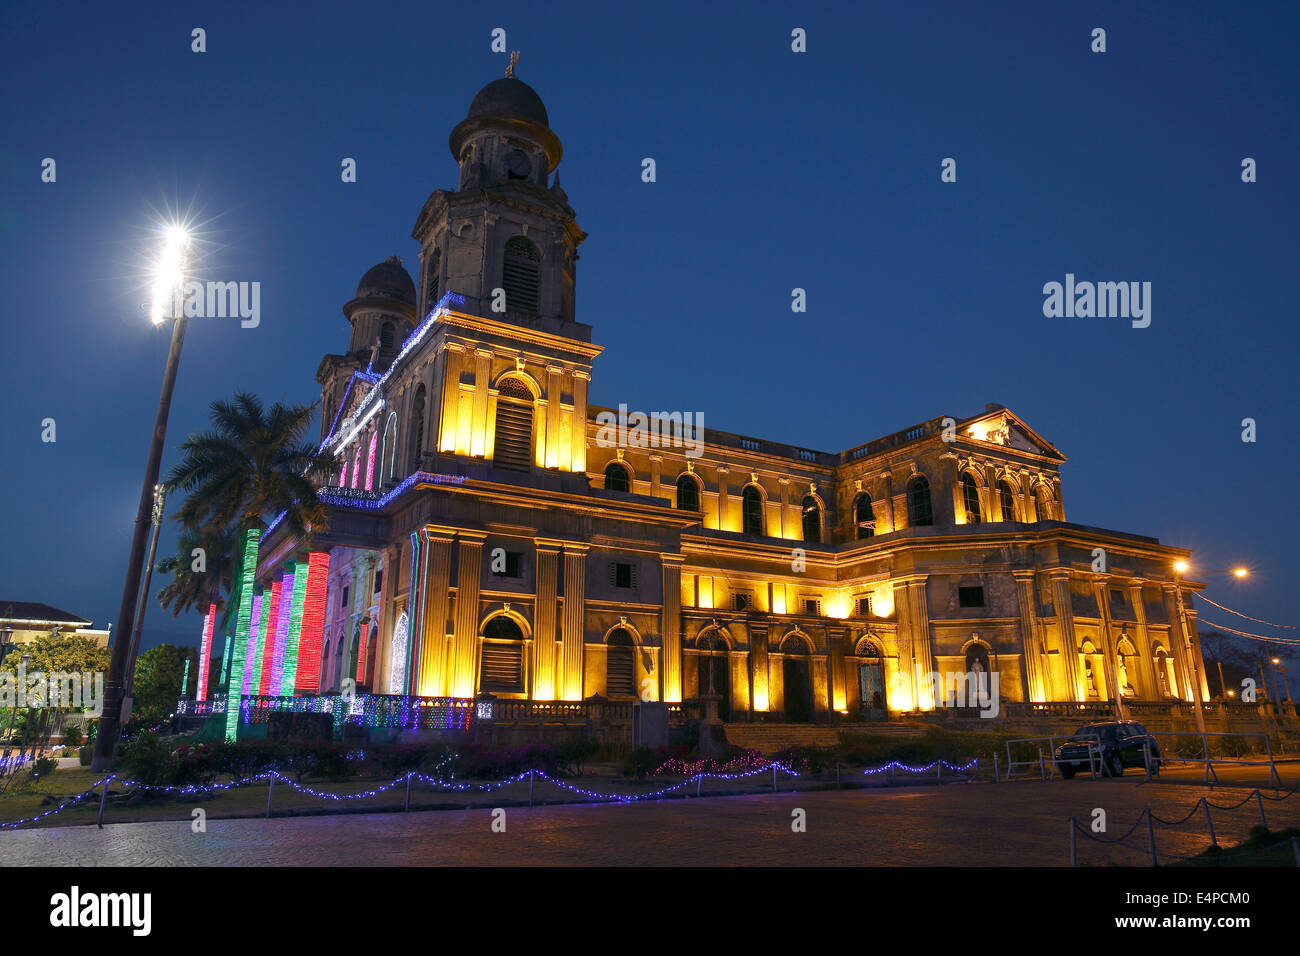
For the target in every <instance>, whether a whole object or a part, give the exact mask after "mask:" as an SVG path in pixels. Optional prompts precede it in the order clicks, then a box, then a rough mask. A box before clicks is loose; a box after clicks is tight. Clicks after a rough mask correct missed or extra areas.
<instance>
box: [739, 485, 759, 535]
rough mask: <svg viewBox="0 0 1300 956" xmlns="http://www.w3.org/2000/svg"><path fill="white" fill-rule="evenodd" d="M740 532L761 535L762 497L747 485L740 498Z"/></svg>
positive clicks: (755, 489) (756, 490) (751, 486)
mask: <svg viewBox="0 0 1300 956" xmlns="http://www.w3.org/2000/svg"><path fill="white" fill-rule="evenodd" d="M740 530H741V531H743V532H744V533H745V534H762V533H763V496H762V495H761V494H760V493H759V491H758V489H757V488H755V487H754V486H753V485H747V486H746V487H745V490H744V492H742V493H741V496H740Z"/></svg>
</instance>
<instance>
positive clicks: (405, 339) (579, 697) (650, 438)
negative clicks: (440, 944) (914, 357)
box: [236, 69, 1208, 724]
mask: <svg viewBox="0 0 1300 956" xmlns="http://www.w3.org/2000/svg"><path fill="white" fill-rule="evenodd" d="M449 146H450V149H451V155H452V159H453V160H454V161H455V163H456V164H457V167H456V168H457V174H456V183H455V188H454V189H437V190H435V191H434V192H433V193H432V194H431V195H430V196H429V198H428V199H427V200H426V201H425V203H424V207H423V208H422V209H421V210H420V211H419V215H418V216H417V218H416V220H415V226H414V229H413V232H412V236H413V238H414V239H415V240H416V242H417V243H418V244H419V250H420V251H419V258H418V267H417V268H416V269H415V270H414V271H416V272H418V281H416V280H414V279H413V278H412V275H411V273H410V272H408V270H407V268H406V267H405V266H404V265H403V263H402V261H401V260H400V259H399V258H397V257H395V256H394V257H390V258H388V259H386V260H385V261H383V262H381V263H379V264H378V265H376V266H374V268H372V269H370V270H369V271H368V272H366V273H365V275H364V276H362V278H361V281H360V283H359V284H358V286H357V289H356V295H355V297H353V298H352V300H351V301H349V302H348V303H347V304H346V305H344V306H343V314H344V316H345V317H346V318H347V321H348V323H349V325H350V328H351V336H350V339H349V341H348V347H347V350H346V351H345V352H343V353H342V354H329V355H326V356H325V357H324V358H323V359H322V361H321V364H320V367H319V370H318V372H317V381H318V382H319V383H320V387H321V402H322V406H321V410H322V415H321V450H322V452H324V453H325V454H326V455H327V456H329V459H330V460H331V461H332V462H333V468H332V471H331V473H330V475H329V476H328V479H326V480H323V481H322V485H321V488H320V496H321V498H322V500H323V501H324V502H325V503H326V504H327V506H328V508H329V511H330V521H329V526H328V528H327V529H324V530H318V531H317V532H315V533H313V534H310V535H307V536H299V535H295V534H294V533H292V532H291V531H290V529H289V528H288V527H287V523H286V522H279V521H274V522H272V523H271V525H270V526H269V527H268V528H267V530H266V532H265V533H264V534H263V535H262V538H261V541H260V544H259V546H258V549H257V557H256V560H255V561H254V562H253V565H252V567H250V568H249V569H248V571H247V572H246V574H247V575H250V576H251V580H252V585H253V593H255V594H256V595H257V600H258V605H257V606H255V607H252V608H250V609H249V614H248V615H247V616H245V617H244V620H249V617H251V620H252V625H253V630H254V632H255V633H256V632H257V631H258V624H259V612H260V634H261V637H260V638H256V639H251V636H250V641H249V648H250V651H249V653H251V654H252V658H250V661H257V662H258V663H257V664H256V665H253V664H250V667H249V668H246V670H247V669H251V670H252V674H251V680H250V679H249V676H248V675H245V680H244V693H245V694H252V695H258V694H259V693H260V694H262V695H267V694H270V695H272V696H274V695H275V694H276V693H280V692H282V691H283V692H286V693H289V694H297V695H313V694H317V695H330V694H338V693H339V692H340V691H343V692H345V693H349V692H350V691H352V690H353V689H355V691H356V694H357V695H358V697H364V698H366V699H368V700H380V699H383V698H388V699H391V700H405V701H406V704H405V705H404V706H406V707H408V708H409V707H416V708H418V707H420V706H427V707H432V706H434V705H433V704H432V703H431V702H433V701H440V702H442V703H441V704H440V705H439V706H443V707H444V708H445V706H446V705H447V704H448V703H449V702H451V703H454V702H461V706H464V707H466V708H468V707H470V706H471V703H472V702H473V701H474V700H475V699H476V698H478V699H480V700H483V699H487V698H486V696H485V695H490V698H491V699H492V700H493V701H494V705H495V707H496V711H495V713H496V717H497V719H519V720H521V721H527V720H538V719H544V718H545V715H547V714H562V713H565V712H569V713H573V712H581V711H582V709H583V708H586V707H591V706H593V705H599V706H603V707H610V706H613V705H618V704H620V703H621V704H622V705H623V706H624V707H625V709H626V710H627V711H628V712H630V711H631V706H632V704H634V703H636V702H638V701H656V702H663V703H664V704H666V705H667V708H668V712H669V714H671V715H676V717H678V718H690V717H692V716H695V717H698V716H701V715H702V714H703V713H704V710H703V705H702V702H704V701H708V702H709V703H710V706H711V709H712V710H713V711H714V712H715V713H716V717H717V718H718V719H720V720H721V721H722V722H723V723H724V724H737V723H750V722H762V721H768V722H773V723H801V722H806V723H843V722H853V723H861V722H869V721H887V720H891V719H898V718H899V717H902V716H906V715H912V716H916V715H918V714H920V713H921V712H924V711H934V710H936V709H939V708H944V707H950V706H954V705H960V704H961V703H962V701H961V700H960V699H958V698H957V697H956V696H954V694H953V687H954V685H953V684H952V683H951V682H950V679H949V675H962V674H972V673H974V674H980V675H986V676H987V677H989V678H995V680H996V683H995V684H994V685H993V686H994V688H995V690H996V692H997V695H998V697H999V698H1000V700H1001V701H1002V706H1001V712H1002V713H1003V714H1007V715H1016V714H1020V715H1024V716H1032V715H1033V714H1034V713H1035V712H1042V713H1056V714H1073V713H1078V712H1084V711H1086V712H1087V714H1088V715H1098V714H1102V713H1111V714H1115V715H1116V716H1135V717H1138V718H1139V719H1142V715H1143V714H1148V713H1155V710H1156V709H1159V708H1164V711H1165V712H1169V711H1170V708H1171V707H1172V708H1178V707H1185V706H1186V705H1184V704H1183V703H1182V702H1185V701H1192V700H1195V699H1202V700H1203V699H1206V698H1207V697H1208V687H1207V686H1206V683H1205V677H1204V667H1203V665H1202V662H1201V658H1200V646H1199V638H1198V636H1197V632H1196V619H1195V611H1194V609H1193V608H1192V607H1191V601H1190V597H1189V598H1188V599H1187V600H1186V601H1184V595H1183V591H1184V590H1186V589H1194V588H1196V587H1199V585H1196V584H1195V583H1189V582H1183V581H1181V579H1180V578H1179V576H1178V574H1177V573H1176V571H1175V562H1179V561H1181V560H1183V559H1186V558H1187V557H1188V554H1189V552H1187V551H1185V550H1182V549H1178V548H1172V547H1168V546H1165V545H1162V544H1160V542H1159V541H1157V540H1156V539H1154V538H1150V537H1144V536H1142V535H1138V534H1130V533H1127V532H1119V531H1109V530H1105V529H1101V528H1096V527H1091V526H1089V525H1084V524H1077V523H1074V522H1071V521H1069V520H1067V518H1066V505H1065V495H1064V493H1063V489H1062V484H1061V473H1060V469H1061V465H1062V464H1063V463H1064V461H1065V456H1064V455H1063V454H1062V453H1061V452H1060V451H1058V450H1057V448H1056V447H1054V446H1053V445H1052V443H1051V442H1050V441H1049V440H1048V439H1046V438H1045V437H1043V436H1042V435H1040V434H1038V433H1037V432H1036V431H1035V430H1034V429H1033V427H1032V426H1031V425H1030V424H1029V423H1028V422H1026V421H1025V420H1024V419H1022V418H1021V417H1020V416H1019V415H1018V414H1017V413H1016V412H1014V411H1012V410H1010V409H1008V408H1005V407H1003V406H1001V405H995V404H990V405H986V406H985V407H984V408H983V410H982V411H979V412H978V413H976V414H974V415H969V416H958V415H937V416H936V417H934V418H931V419H929V420H928V421H924V422H920V423H918V424H915V425H912V426H910V427H908V428H904V429H902V430H900V431H896V432H894V433H892V434H888V435H884V436H881V437H877V438H873V439H872V440H870V441H867V442H865V443H863V444H858V445H855V446H853V447H851V448H848V449H846V450H844V451H839V452H825V451H817V450H814V449H810V448H803V447H799V446H792V445H788V444H783V443H781V442H776V441H770V440H768V439H765V438H759V437H754V436H749V435H740V434H734V433H731V432H726V431H721V430H718V429H714V428H708V429H705V428H704V427H703V424H702V421H700V420H699V418H698V416H697V417H696V419H694V420H692V418H691V416H690V413H687V412H684V411H681V410H667V411H662V412H650V413H643V414H639V415H638V413H633V414H632V415H630V416H629V415H628V414H627V411H626V408H625V407H620V408H604V407H598V406H596V405H594V404H591V403H590V402H589V401H588V393H589V383H590V382H591V379H592V376H593V374H596V372H595V367H596V364H597V359H598V357H599V355H600V353H601V346H599V345H597V344H595V342H594V341H593V329H592V327H591V326H590V325H586V324H584V323H582V322H581V321H579V319H578V316H577V311H576V302H577V295H576V289H577V261H578V247H579V246H580V245H581V243H582V242H583V241H584V240H585V239H586V238H587V235H586V233H584V232H583V231H582V229H581V228H580V227H579V226H578V222H577V215H576V213H575V211H574V209H573V207H572V206H571V205H570V204H569V197H568V195H567V194H566V192H565V191H564V189H562V188H561V187H560V183H559V176H558V174H557V167H558V166H559V164H560V159H561V155H562V147H561V143H560V139H559V137H558V136H557V135H556V133H555V132H554V131H552V129H551V127H550V123H549V119H548V116H547V111H546V107H545V106H544V105H543V103H542V100H541V98H540V97H539V96H538V95H537V93H536V92H534V90H533V89H532V88H531V87H529V86H528V85H527V84H526V83H524V82H522V81H521V80H520V79H518V78H517V77H515V76H514V75H513V69H512V70H511V71H510V72H509V73H507V75H506V76H505V77H504V78H501V79H497V80H494V81H493V82H491V83H489V84H488V85H487V86H485V87H484V88H483V89H482V90H480V91H479V93H478V94H477V95H476V96H475V97H474V98H473V100H472V102H471V103H470V106H469V110H468V113H467V115H466V116H465V119H464V120H462V121H461V122H460V123H459V124H457V126H456V127H455V128H454V129H453V130H452V131H451V135H450V139H449ZM613 422H617V423H618V425H617V427H614V426H612V425H611V423H613ZM647 425H648V427H647ZM625 426H626V427H625ZM850 437H854V438H856V437H864V436H850ZM246 579H247V578H246ZM263 598H265V600H262V599H263ZM236 643H238V642H236ZM286 644H287V650H286ZM255 645H256V646H255ZM237 653H238V650H237ZM290 658H293V659H294V663H293V665H292V666H291V665H290V663H289V660H290ZM936 675H937V676H936ZM1193 681H1195V682H1196V684H1197V685H1199V689H1196V687H1195V685H1194V684H1193ZM1089 704H1092V705H1094V706H1092V707H1088V706H1085V705H1089ZM367 706H370V705H367ZM566 708H567V710H566ZM1144 708H1145V709H1144Z"/></svg>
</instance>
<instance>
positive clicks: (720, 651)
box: [695, 631, 731, 721]
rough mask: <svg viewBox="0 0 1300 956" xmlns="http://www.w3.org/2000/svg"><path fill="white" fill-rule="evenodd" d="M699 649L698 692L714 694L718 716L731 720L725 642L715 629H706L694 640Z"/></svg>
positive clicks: (728, 671)
mask: <svg viewBox="0 0 1300 956" xmlns="http://www.w3.org/2000/svg"><path fill="white" fill-rule="evenodd" d="M695 646H696V648H697V649H698V651H699V654H698V656H697V657H696V661H697V664H696V666H697V669H698V670H697V674H698V678H699V694H700V696H701V697H703V696H705V695H706V694H716V695H718V697H719V698H720V699H719V701H718V717H719V718H720V719H721V720H723V721H728V720H731V667H730V655H729V654H728V653H727V642H726V641H725V640H723V638H722V635H720V634H719V633H718V632H717V631H706V632H705V633H703V634H701V635H700V637H699V640H698V641H696V644H695Z"/></svg>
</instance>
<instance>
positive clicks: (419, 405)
mask: <svg viewBox="0 0 1300 956" xmlns="http://www.w3.org/2000/svg"><path fill="white" fill-rule="evenodd" d="M424 396H425V391H424V383H423V382H421V383H420V386H419V388H417V389H416V390H415V401H414V402H413V403H412V406H411V449H412V451H413V452H414V454H413V455H412V457H411V470H412V471H419V469H420V458H421V456H422V455H423V454H424V405H425V397H424Z"/></svg>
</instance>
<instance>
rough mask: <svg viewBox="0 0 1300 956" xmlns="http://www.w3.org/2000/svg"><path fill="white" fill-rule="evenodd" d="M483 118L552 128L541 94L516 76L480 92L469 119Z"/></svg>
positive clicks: (496, 82) (489, 85)
mask: <svg viewBox="0 0 1300 956" xmlns="http://www.w3.org/2000/svg"><path fill="white" fill-rule="evenodd" d="M481 116H518V117H520V118H521V119H526V120H531V121H532V122H534V123H541V124H542V125H543V126H549V125H550V120H549V119H548V118H547V115H546V106H545V105H544V104H543V103H542V98H541V97H540V96H538V95H537V91H536V90H534V89H533V88H532V87H531V86H529V85H528V84H527V83H525V82H524V81H523V80H520V79H517V78H516V77H513V76H503V77H501V79H499V80H493V81H492V82H491V83H489V84H488V85H487V86H485V87H483V89H481V90H479V91H478V95H477V96H475V97H474V101H473V102H472V103H470V104H469V113H468V114H467V115H466V117H465V118H466V119H478V118H479V117H481Z"/></svg>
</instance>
